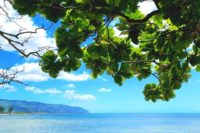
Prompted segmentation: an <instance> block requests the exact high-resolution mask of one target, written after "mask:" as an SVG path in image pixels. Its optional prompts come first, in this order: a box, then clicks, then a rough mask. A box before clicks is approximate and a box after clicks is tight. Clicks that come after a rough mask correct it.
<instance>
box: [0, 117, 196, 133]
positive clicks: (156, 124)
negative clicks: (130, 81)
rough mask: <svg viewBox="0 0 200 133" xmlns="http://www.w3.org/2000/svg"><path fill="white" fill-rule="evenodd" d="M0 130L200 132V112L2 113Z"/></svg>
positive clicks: (12, 132)
mask: <svg viewBox="0 0 200 133" xmlns="http://www.w3.org/2000/svg"><path fill="white" fill-rule="evenodd" d="M0 133H200V114H87V115H63V114H59V115H47V114H43V115H0Z"/></svg>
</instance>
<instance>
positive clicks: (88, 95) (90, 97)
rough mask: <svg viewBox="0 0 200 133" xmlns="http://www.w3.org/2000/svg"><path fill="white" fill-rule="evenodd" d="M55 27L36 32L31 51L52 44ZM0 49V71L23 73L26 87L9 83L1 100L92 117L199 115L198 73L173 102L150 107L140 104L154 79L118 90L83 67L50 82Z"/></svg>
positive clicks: (33, 65) (34, 66)
mask: <svg viewBox="0 0 200 133" xmlns="http://www.w3.org/2000/svg"><path fill="white" fill-rule="evenodd" d="M0 4H1V3H0ZM145 8H147V7H145ZM25 20H26V21H25V22H26V23H25V22H24V21H23V22H22V24H24V25H27V26H29V27H32V28H35V27H36V26H41V25H45V26H49V25H51V23H50V22H48V21H46V20H45V19H43V18H41V17H40V16H36V17H34V18H28V17H27V16H26V17H25ZM3 22H4V21H2V19H1V18H0V25H1V24H4V23H5V22H4V23H3ZM28 23H30V24H28ZM7 25H8V27H7V29H6V30H8V29H9V27H11V26H12V24H7ZM58 26H59V23H57V24H54V25H53V26H52V27H51V28H50V29H49V30H48V31H47V33H46V32H40V33H39V35H37V36H35V38H36V39H34V38H33V40H31V41H30V42H31V43H32V45H34V46H31V47H30V49H34V47H35V45H37V46H40V45H39V44H40V43H42V44H43V43H46V44H51V43H54V40H53V39H52V36H53V32H54V31H55V29H56V27H58ZM5 27H6V26H5ZM12 30H13V28H10V32H11V31H12ZM38 41H39V42H38ZM90 41H91V40H88V41H87V42H86V43H89V42H90ZM3 49H4V51H0V60H1V62H0V69H3V68H7V67H11V68H12V69H13V70H14V69H24V72H23V73H21V74H20V75H19V77H18V78H19V79H20V80H22V81H24V82H26V83H28V84H29V85H28V86H23V85H20V84H16V83H13V84H11V85H10V86H4V87H3V86H0V98H2V99H15V100H28V101H39V102H45V103H53V104H66V105H71V106H80V107H84V108H86V109H88V110H89V111H90V112H93V113H130V112H132V113H158V112H159V113H177V112H181V113H192V112H195V113H200V104H199V101H200V89H199V85H200V79H199V73H197V72H194V71H192V78H191V79H190V80H189V82H188V83H187V84H184V85H183V86H182V87H181V89H180V90H178V91H176V98H175V99H172V100H170V101H169V102H163V101H158V102H156V103H152V102H150V101H145V100H144V96H143V93H142V91H143V88H144V85H145V84H146V83H149V82H156V79H155V78H154V77H149V78H148V79H146V80H143V81H138V80H137V79H136V78H132V79H130V80H127V81H126V82H125V83H124V84H123V86H118V85H117V84H115V83H114V81H113V79H112V77H110V76H108V75H107V74H103V75H102V76H100V77H99V78H98V79H96V80H93V79H91V78H90V71H89V70H87V69H86V67H85V66H84V65H83V66H82V67H81V68H80V69H79V70H78V71H77V72H74V73H71V74H69V73H64V72H61V74H60V75H59V77H58V78H57V79H52V78H50V77H49V76H48V75H47V74H45V73H43V72H42V71H41V70H40V68H39V66H38V60H37V59H34V58H28V59H24V58H21V57H20V56H19V54H18V53H17V52H15V51H14V50H12V49H10V48H7V47H4V46H3Z"/></svg>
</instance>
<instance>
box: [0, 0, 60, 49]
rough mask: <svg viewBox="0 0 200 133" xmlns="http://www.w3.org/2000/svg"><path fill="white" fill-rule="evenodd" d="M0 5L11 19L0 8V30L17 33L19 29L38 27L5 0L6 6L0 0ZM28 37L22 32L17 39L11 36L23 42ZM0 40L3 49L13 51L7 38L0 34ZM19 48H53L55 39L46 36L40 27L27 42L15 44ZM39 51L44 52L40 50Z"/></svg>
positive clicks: (27, 29)
mask: <svg viewBox="0 0 200 133" xmlns="http://www.w3.org/2000/svg"><path fill="white" fill-rule="evenodd" d="M0 6H1V7H2V8H4V10H5V11H6V12H7V15H8V16H9V17H10V18H12V20H13V21H10V19H9V18H8V17H7V16H6V14H5V12H4V11H3V10H2V9H0V30H1V31H4V32H7V33H11V34H17V33H19V31H20V30H23V31H35V29H36V28H39V27H38V26H36V25H35V24H34V22H33V21H32V18H31V17H29V16H27V15H25V16H20V15H19V14H18V13H17V12H16V11H15V10H14V9H13V8H12V6H11V5H10V4H9V3H8V2H7V1H6V7H5V5H4V1H3V0H1V1H0ZM29 37H30V34H23V35H21V36H19V39H17V38H14V37H13V38H12V39H14V40H17V41H20V42H24V40H26V39H27V38H29ZM0 42H1V44H2V45H1V48H2V49H3V50H5V51H15V49H14V48H12V47H11V46H10V45H9V44H8V42H7V40H5V39H4V38H2V37H1V36H0ZM16 46H17V47H18V48H19V49H23V50H25V52H26V53H29V52H32V51H37V50H38V49H40V48H42V47H47V46H50V47H53V48H55V46H56V45H55V39H54V38H51V37H48V35H47V32H46V31H45V30H44V29H40V30H38V31H37V33H36V34H32V35H31V39H29V40H28V43H25V45H24V46H19V45H16ZM41 53H44V51H43V52H41Z"/></svg>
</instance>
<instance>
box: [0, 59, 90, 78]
mask: <svg viewBox="0 0 200 133" xmlns="http://www.w3.org/2000/svg"><path fill="white" fill-rule="evenodd" d="M0 70H1V69H0ZM11 70H12V71H15V70H20V71H21V70H23V72H21V73H18V74H17V79H18V80H20V81H31V82H41V81H48V80H49V79H52V78H51V77H50V76H49V75H48V74H47V73H44V72H43V71H42V70H41V68H40V66H39V64H38V62H26V63H24V64H20V65H15V66H13V67H12V68H11ZM57 79H59V80H66V81H76V82H77V81H87V80H89V79H90V75H89V74H88V73H87V72H83V73H81V74H74V73H67V72H60V74H59V75H58V77H57Z"/></svg>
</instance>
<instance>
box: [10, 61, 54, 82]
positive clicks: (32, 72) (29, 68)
mask: <svg viewBox="0 0 200 133" xmlns="http://www.w3.org/2000/svg"><path fill="white" fill-rule="evenodd" d="M11 70H13V71H14V70H23V72H22V73H19V74H18V75H17V79H18V80H21V81H32V82H40V81H47V80H48V79H49V78H50V77H49V76H48V74H46V73H44V72H42V70H41V68H40V66H39V64H38V63H33V62H31V63H24V64H21V65H16V66H14V67H12V68H11Z"/></svg>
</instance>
